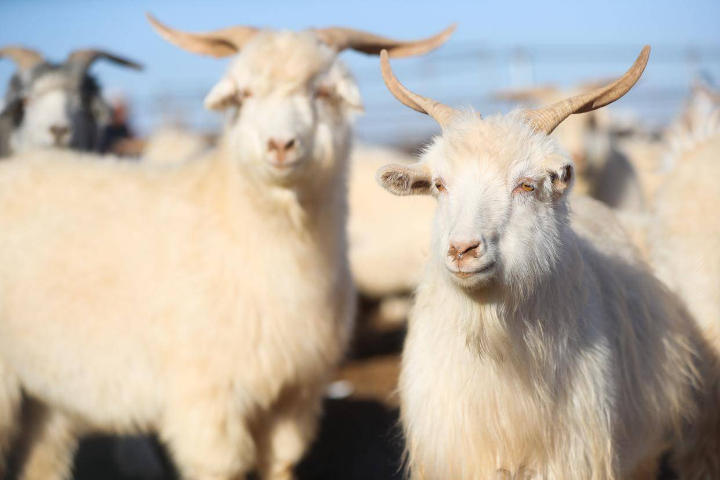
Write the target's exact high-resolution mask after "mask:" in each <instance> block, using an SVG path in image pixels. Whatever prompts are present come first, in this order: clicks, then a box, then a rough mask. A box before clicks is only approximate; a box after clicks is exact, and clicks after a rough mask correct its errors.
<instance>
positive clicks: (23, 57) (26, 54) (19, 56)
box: [0, 45, 45, 72]
mask: <svg viewBox="0 0 720 480" xmlns="http://www.w3.org/2000/svg"><path fill="white" fill-rule="evenodd" d="M2 57H6V58H9V59H11V60H12V61H13V62H15V64H16V65H17V66H18V70H20V72H27V71H29V70H31V69H32V68H33V67H35V66H37V65H39V64H41V63H43V62H45V57H43V55H42V54H41V53H40V52H38V51H37V50H33V49H31V48H26V47H21V46H19V45H10V46H7V47H4V48H0V58H2Z"/></svg>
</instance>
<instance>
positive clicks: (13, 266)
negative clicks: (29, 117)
mask: <svg viewBox="0 0 720 480" xmlns="http://www.w3.org/2000/svg"><path fill="white" fill-rule="evenodd" d="M151 21H152V23H153V25H154V26H155V28H156V29H157V30H158V31H159V32H160V33H161V35H162V36H163V37H165V38H166V39H168V40H170V41H171V42H173V43H175V44H177V45H179V46H181V47H183V48H185V49H187V50H190V51H193V52H196V53H204V54H211V55H215V56H225V55H231V54H235V53H238V52H240V51H242V52H241V53H240V55H239V56H237V58H235V60H234V62H233V64H232V65H231V67H230V70H229V72H228V73H227V74H226V75H225V76H224V77H223V78H222V79H221V80H220V82H219V83H218V84H217V85H216V86H215V87H214V88H213V89H212V91H211V92H210V94H209V95H208V97H207V98H206V102H205V103H206V105H208V106H209V107H210V108H216V109H221V108H227V107H234V115H233V117H232V120H231V122H230V124H229V125H228V127H227V129H226V132H225V134H224V136H223V138H222V140H221V145H220V147H219V148H218V151H217V152H216V153H215V155H214V156H213V157H212V158H209V159H207V160H206V161H201V162H185V163H177V164H175V165H174V166H168V167H164V168H158V167H156V166H153V165H152V164H147V163H143V162H138V163H133V164H123V163H120V162H116V161H98V162H93V161H89V160H90V159H94V158H95V157H92V156H89V155H81V154H77V153H69V152H47V151H41V152H30V153H27V154H24V155H22V156H20V157H18V158H17V161H13V162H6V163H4V164H2V165H0V265H1V266H2V267H1V268H0V271H2V273H1V274H0V371H2V372H3V374H2V376H1V377H0V379H1V382H0V434H2V435H1V437H0V438H1V440H0V445H3V446H5V445H7V444H8V442H9V439H10V434H11V432H12V431H13V430H17V429H18V427H20V425H18V423H19V420H20V419H19V417H18V408H19V402H20V400H19V399H20V392H21V391H22V392H24V393H25V394H26V395H27V396H28V397H30V398H31V399H33V400H34V402H35V403H36V404H37V407H38V410H39V411H38V412H37V414H36V415H33V416H32V418H31V423H32V424H31V425H23V428H22V430H23V433H24V434H26V435H28V436H29V437H30V438H29V439H28V440H27V443H28V444H29V450H28V452H27V455H26V458H25V462H24V467H23V478H24V479H26V480H48V479H52V480H55V479H62V478H67V476H68V474H69V466H70V463H71V460H72V452H73V450H74V447H75V445H76V439H77V437H78V436H79V435H82V434H84V433H86V432H90V431H95V430H97V431H108V432H133V431H156V432H158V434H159V435H160V438H161V439H162V440H163V441H164V442H165V443H167V445H168V446H169V449H170V452H171V454H172V457H173V458H174V459H175V461H176V462H177V464H178V466H179V469H180V471H181V472H182V475H183V477H184V478H193V479H202V480H205V479H212V480H220V479H223V480H229V479H231V478H232V479H235V478H240V477H242V476H243V475H244V474H246V473H247V472H248V471H250V470H251V469H253V468H256V469H257V470H259V472H260V474H261V476H262V478H266V479H288V478H292V477H293V467H294V465H295V463H296V462H297V461H298V460H299V459H300V457H301V456H302V454H303V452H304V451H305V449H306V448H307V446H308V443H309V442H310V440H311V439H312V438H313V436H314V432H315V430H316V424H317V417H318V414H319V410H320V402H321V398H322V393H323V390H324V387H325V383H326V380H327V377H328V376H329V374H330V373H331V371H332V369H333V367H334V365H335V364H336V363H337V362H338V360H339V359H340V357H341V355H342V353H343V350H344V348H345V345H346V343H347V339H348V334H349V327H350V324H351V318H352V310H353V303H354V302H353V301H354V294H353V288H352V282H351V280H350V272H349V267H348V261H347V251H346V235H345V217H346V203H347V201H346V198H345V197H346V193H345V188H346V187H345V177H346V170H347V168H348V166H347V157H348V150H349V132H350V119H351V116H352V113H353V111H355V110H356V109H357V108H358V107H359V106H360V99H359V95H358V90H357V87H356V84H355V83H354V81H353V80H352V78H351V76H350V74H349V73H348V72H347V70H346V68H345V67H344V66H343V64H342V63H340V62H339V61H338V60H337V54H338V52H339V51H341V50H343V49H345V48H353V49H355V50H360V51H363V52H366V53H376V52H378V51H379V49H380V48H390V49H391V50H392V51H393V52H394V53H395V54H396V55H408V54H420V53H423V52H426V51H429V50H432V49H433V48H435V47H437V46H439V45H440V44H442V43H443V42H444V41H445V40H446V39H447V38H448V37H449V35H450V34H451V29H449V30H447V31H445V32H444V33H442V34H440V35H438V36H436V37H433V38H431V39H428V40H423V41H418V42H397V41H393V40H389V39H386V38H382V37H377V36H375V35H370V34H366V33H362V32H357V31H353V30H344V29H339V28H332V29H325V30H313V31H303V32H276V31H268V30H256V29H253V28H247V27H234V28H230V29H225V30H219V31H217V32H213V33H207V34H190V33H183V32H180V31H176V30H173V29H170V28H168V27H165V26H163V25H161V24H159V23H158V22H157V21H155V20H153V19H151ZM69 186H70V187H69Z"/></svg>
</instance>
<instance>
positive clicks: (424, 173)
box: [375, 163, 432, 195]
mask: <svg viewBox="0 0 720 480" xmlns="http://www.w3.org/2000/svg"><path fill="white" fill-rule="evenodd" d="M375 179H376V180H377V182H378V183H379V184H380V185H381V186H382V187H383V188H384V189H385V190H387V191H388V192H390V193H393V194H395V195H429V194H430V193H431V192H432V173H431V172H430V168H429V167H428V166H427V165H424V164H421V163H416V164H415V165H386V166H384V167H382V168H381V169H380V170H378V172H377V174H376V175H375Z"/></svg>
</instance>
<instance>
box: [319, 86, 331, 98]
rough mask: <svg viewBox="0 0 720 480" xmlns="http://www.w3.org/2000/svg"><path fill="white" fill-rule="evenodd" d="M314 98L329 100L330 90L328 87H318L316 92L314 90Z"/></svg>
mask: <svg viewBox="0 0 720 480" xmlns="http://www.w3.org/2000/svg"><path fill="white" fill-rule="evenodd" d="M315 98H330V88H328V87H324V86H322V87H318V89H317V90H315Z"/></svg>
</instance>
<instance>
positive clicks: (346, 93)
mask: <svg viewBox="0 0 720 480" xmlns="http://www.w3.org/2000/svg"><path fill="white" fill-rule="evenodd" d="M336 91H337V95H338V97H339V98H340V99H341V100H342V102H343V104H344V105H345V106H346V107H347V108H349V109H350V110H351V111H354V112H357V113H363V112H364V111H365V107H364V106H363V102H362V97H361V96H360V89H359V88H358V85H357V83H355V79H354V78H352V77H351V76H350V75H348V76H343V77H342V78H340V79H339V81H338V82H337V83H336Z"/></svg>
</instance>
